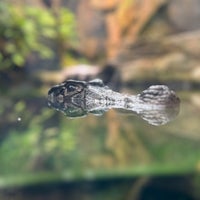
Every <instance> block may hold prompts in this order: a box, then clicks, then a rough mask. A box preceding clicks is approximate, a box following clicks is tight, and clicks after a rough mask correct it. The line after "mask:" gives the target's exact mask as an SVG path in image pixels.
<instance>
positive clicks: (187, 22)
mask: <svg viewBox="0 0 200 200" xmlns="http://www.w3.org/2000/svg"><path fill="white" fill-rule="evenodd" d="M168 17H169V19H170V21H171V22H172V23H173V24H174V25H175V26H176V27H177V28H178V29H181V30H195V29H199V28H200V23H199V22H200V0H172V1H171V2H170V4H169V6H168Z"/></svg>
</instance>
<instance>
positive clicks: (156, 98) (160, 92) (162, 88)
mask: <svg viewBox="0 0 200 200" xmlns="http://www.w3.org/2000/svg"><path fill="white" fill-rule="evenodd" d="M137 97H138V99H139V102H140V104H148V105H149V104H150V105H155V106H164V107H171V106H173V105H177V104H179V103H180V99H179V98H178V97H177V96H176V94H175V92H174V91H173V90H170V89H169V88H168V87H167V86H166V85H152V86H150V87H149V88H147V89H146V90H144V91H143V92H142V93H141V94H139V95H137Z"/></svg>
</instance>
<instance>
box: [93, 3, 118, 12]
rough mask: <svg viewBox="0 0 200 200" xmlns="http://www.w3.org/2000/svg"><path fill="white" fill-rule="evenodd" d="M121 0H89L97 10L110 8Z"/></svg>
mask: <svg viewBox="0 0 200 200" xmlns="http://www.w3.org/2000/svg"><path fill="white" fill-rule="evenodd" d="M120 1H121V0H91V5H92V7H93V8H95V9H99V10H104V11H105V10H112V9H114V8H115V7H116V6H117V5H118V3H119V2H120Z"/></svg>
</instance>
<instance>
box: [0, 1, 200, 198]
mask: <svg viewBox="0 0 200 200" xmlns="http://www.w3.org/2000/svg"><path fill="white" fill-rule="evenodd" d="M0 13H1V17H0V199H2V200H25V199H30V200H47V199H48V200H57V199H68V200H69V199H71V200H80V199H83V200H92V199H95V200H96V199H97V200H98V199H99V200H100V199H104V200H107V199H108V200H112V199H113V200H133V199H134V200H152V199H154V200H157V199H159V200H160V199H162V200H165V199H166V200H167V199H170V200H173V199H176V200H192V199H197V200H198V199H200V145H199V144H200V123H199V122H200V121H199V120H200V92H199V88H200V56H199V55H200V0H190V1H189V0H35V1H31V0H18V1H14V0H4V1H1V2H0ZM68 78H74V79H78V80H91V79H93V78H101V79H102V80H103V81H104V82H105V83H106V84H107V85H109V86H110V87H111V88H112V89H114V90H116V91H120V92H124V93H126V92H127V93H130V94H136V93H139V92H141V91H142V90H143V89H146V88H147V87H148V86H150V85H152V84H165V85H168V86H169V87H170V88H171V89H173V90H175V91H176V93H177V94H178V96H179V97H180V99H181V110H180V113H179V115H178V117H177V118H176V119H175V120H174V121H173V122H170V123H169V124H167V125H164V126H159V127H155V126H152V125H149V124H147V123H146V122H145V121H143V120H142V119H140V118H139V117H137V116H134V115H126V114H119V113H117V112H116V111H113V110H110V111H109V112H107V113H105V114H104V115H103V116H100V117H97V116H92V115H89V116H87V117H85V118H78V119H73V120H72V119H69V118H67V117H66V116H64V115H63V114H62V113H59V112H56V111H54V110H52V109H50V108H48V106H47V99H46V97H47V92H48V90H49V88H51V87H52V86H53V85H55V84H58V83H60V82H62V81H64V80H65V79H68Z"/></svg>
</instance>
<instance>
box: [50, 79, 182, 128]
mask: <svg viewBox="0 0 200 200" xmlns="http://www.w3.org/2000/svg"><path fill="white" fill-rule="evenodd" d="M179 104H180V100H179V98H178V97H177V96H176V94H175V93H174V91H172V90H169V88H168V87H167V86H165V85H155V86H151V87H149V88H148V89H146V90H144V91H143V92H142V93H141V94H138V95H127V94H121V93H119V92H115V91H112V90H111V89H110V88H108V87H107V86H104V84H103V82H102V81H101V80H99V79H95V80H92V81H89V82H85V81H75V80H68V81H65V82H63V83H61V84H60V85H56V86H54V87H52V88H51V89H50V90H49V92H48V105H49V106H50V107H52V108H54V109H56V110H59V111H61V112H63V113H65V114H66V115H67V116H69V117H80V116H85V115H87V114H88V113H93V114H96V115H100V114H103V113H104V112H105V111H107V110H109V109H112V108H117V109H123V110H128V111H132V112H134V113H136V114H138V115H140V116H141V117H142V118H143V119H145V120H147V121H148V122H149V123H151V124H154V125H160V124H164V123H167V122H168V121H169V120H170V119H168V118H170V117H169V113H168V112H166V111H168V110H170V116H171V114H172V113H173V115H177V112H178V109H177V108H179ZM171 111H174V112H175V113H174V112H171ZM160 113H162V116H161V115H160ZM163 113H164V114H165V116H164V118H165V119H162V118H163V115H164V114H163ZM166 113H167V114H166ZM166 115H167V116H166ZM157 118H158V119H157ZM156 121H159V122H156ZM160 121H161V122H160ZM157 123H158V124H157Z"/></svg>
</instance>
